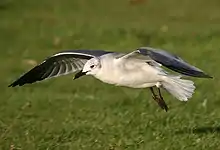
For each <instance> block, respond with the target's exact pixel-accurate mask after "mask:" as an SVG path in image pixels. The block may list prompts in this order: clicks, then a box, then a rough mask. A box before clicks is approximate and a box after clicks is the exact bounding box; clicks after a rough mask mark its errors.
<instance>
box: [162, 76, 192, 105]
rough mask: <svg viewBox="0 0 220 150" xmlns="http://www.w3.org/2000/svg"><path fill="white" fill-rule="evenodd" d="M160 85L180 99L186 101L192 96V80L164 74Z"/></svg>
mask: <svg viewBox="0 0 220 150" xmlns="http://www.w3.org/2000/svg"><path fill="white" fill-rule="evenodd" d="M162 85H163V87H164V88H165V89H166V90H167V91H168V92H169V93H170V94H172V95H173V96H174V97H176V98H177V99H179V100H180V101H187V100H188V99H189V98H191V97H192V94H193V93H194V90H195V86H194V82H193V81H190V80H185V79H181V78H180V76H166V78H165V79H164V81H163V82H162Z"/></svg>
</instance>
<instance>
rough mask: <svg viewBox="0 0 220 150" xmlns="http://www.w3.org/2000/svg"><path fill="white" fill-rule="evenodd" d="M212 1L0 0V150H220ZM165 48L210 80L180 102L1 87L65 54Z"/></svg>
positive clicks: (46, 86) (83, 84)
mask: <svg viewBox="0 0 220 150" xmlns="http://www.w3.org/2000/svg"><path fill="white" fill-rule="evenodd" d="M219 24H220V1H219V0H210V1H206V0H193V1H192V0H184V1H177V0H166V1H164V0H130V1H129V0H121V1H119V0H109V1H103V0H93V1H89V0H62V1H60V0H38V1H34V0H1V1H0V46H1V55H0V61H1V63H0V67H1V73H0V78H1V80H0V84H1V86H0V95H1V99H0V112H1V113H0V149H6V150H9V149H10V150H15V149H22V150H45V149H47V150H52V149H55V150H59V149H60V150H68V149H69V150H125V149H126V150H161V149H166V150H171V149H172V150H173V149H177V150H181V149H184V150H190V149H191V150H195V149H198V150H202V149H220V143H219V141H220V136H219V134H220V109H219V106H220V101H219V96H220V92H219V91H218V89H219V86H220V80H219V73H220V69H219V63H220V59H219V55H220V51H219V48H220V42H219V39H220V26H219ZM140 46H152V47H156V48H163V49H166V50H169V51H170V52H173V53H175V54H178V55H180V56H181V57H182V58H184V59H185V60H187V61H188V62H190V63H191V64H193V65H195V66H197V67H199V68H201V69H203V70H205V71H206V72H207V73H209V74H211V75H213V76H214V77H215V78H214V80H206V79H193V80H194V81H195V82H196V85H197V90H196V92H195V94H194V96H193V98H192V99H190V100H189V102H187V103H183V102H180V101H178V100H176V99H174V98H173V97H172V96H170V95H168V94H165V93H164V96H165V99H166V101H167V103H168V105H169V107H170V111H168V112H167V113H165V112H164V111H162V110H161V109H160V108H159V107H158V106H157V105H156V103H155V102H154V101H153V100H152V98H151V94H150V92H149V90H146V89H143V90H137V89H128V88H119V87H114V86H112V85H107V84H104V83H101V82H100V81H98V80H96V79H93V78H91V77H85V78H83V79H79V80H76V81H72V75H69V76H65V77H60V78H56V79H51V80H47V81H45V82H42V83H37V84H33V85H27V86H24V87H19V88H7V85H8V84H9V83H11V82H12V81H13V80H14V79H16V78H17V77H18V76H20V75H21V74H22V73H23V72H25V71H27V70H29V69H30V68H32V67H33V66H34V65H35V64H36V63H40V62H41V61H42V60H43V59H44V58H45V57H47V56H50V55H51V54H53V53H55V52H58V51H61V50H65V49H84V48H85V49H107V50H112V51H132V50H134V49H135V48H137V47H140Z"/></svg>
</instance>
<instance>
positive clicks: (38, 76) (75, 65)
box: [9, 50, 111, 87]
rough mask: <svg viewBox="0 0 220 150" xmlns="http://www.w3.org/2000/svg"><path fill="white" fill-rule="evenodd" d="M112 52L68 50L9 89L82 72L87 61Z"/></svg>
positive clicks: (36, 68) (11, 85) (46, 62)
mask: <svg viewBox="0 0 220 150" xmlns="http://www.w3.org/2000/svg"><path fill="white" fill-rule="evenodd" d="M108 53H111V52H107V51H103V50H67V51H62V52H59V53H56V54H54V55H52V56H51V57H49V58H47V59H45V60H44V61H43V62H42V63H41V64H39V65H37V66H35V67H34V68H33V69H31V70H30V71H28V72H27V73H25V74H24V75H22V76H21V77H20V78H18V79H17V80H15V81H14V82H13V83H12V84H10V85H9V87H14V86H17V85H19V86H22V85H24V84H27V83H29V84H30V83H34V82H37V81H41V80H44V79H49V78H52V77H58V76H61V75H66V74H69V73H74V72H76V71H79V70H82V69H83V66H84V64H85V63H86V62H87V60H89V59H91V58H93V57H99V56H102V55H105V54H108Z"/></svg>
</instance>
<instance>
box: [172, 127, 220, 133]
mask: <svg viewBox="0 0 220 150" xmlns="http://www.w3.org/2000/svg"><path fill="white" fill-rule="evenodd" d="M190 133H191V134H209V133H220V126H217V127H208V126H207V127H197V128H183V129H181V130H178V131H176V134H190Z"/></svg>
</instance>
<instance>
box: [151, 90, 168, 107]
mask: <svg viewBox="0 0 220 150" xmlns="http://www.w3.org/2000/svg"><path fill="white" fill-rule="evenodd" d="M150 90H151V92H152V97H153V99H154V100H155V101H156V102H157V104H158V105H159V106H160V108H162V109H164V110H165V111H168V107H167V104H166V103H165V101H164V100H163V97H162V95H161V92H160V89H159V88H158V92H159V96H158V95H156V94H155V92H154V89H153V87H150Z"/></svg>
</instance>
